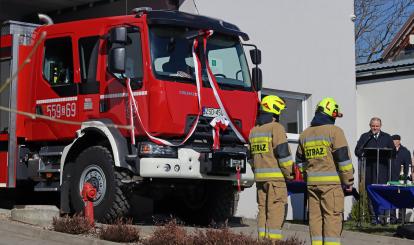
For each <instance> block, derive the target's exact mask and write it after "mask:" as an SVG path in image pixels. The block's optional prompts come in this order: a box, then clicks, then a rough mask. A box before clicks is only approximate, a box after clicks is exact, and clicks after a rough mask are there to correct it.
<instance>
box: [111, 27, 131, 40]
mask: <svg viewBox="0 0 414 245" xmlns="http://www.w3.org/2000/svg"><path fill="white" fill-rule="evenodd" d="M127 40H128V39H127V28H126V27H122V26H121V27H116V28H113V29H111V30H110V31H109V42H111V43H120V44H126V43H127Z"/></svg>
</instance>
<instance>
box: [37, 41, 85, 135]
mask: <svg viewBox="0 0 414 245" xmlns="http://www.w3.org/2000/svg"><path fill="white" fill-rule="evenodd" d="M73 50H74V48H73V38H72V35H70V34H61V35H56V36H48V37H47V39H46V40H45V41H44V45H43V50H40V52H39V53H40V54H39V56H41V57H39V59H38V62H41V64H40V65H38V66H37V69H38V71H37V76H36V78H37V79H36V80H35V89H36V93H35V106H36V108H35V110H36V113H37V114H41V115H45V116H48V117H50V118H52V119H57V120H67V121H77V120H78V104H77V103H78V87H77V83H76V82H75V81H79V73H78V72H75V71H76V70H75V66H74V52H73ZM77 128H79V126H77V125H70V124H63V123H59V122H58V121H51V120H44V119H37V120H35V121H34V122H33V129H32V130H33V131H32V132H33V133H32V136H33V140H58V139H59V140H64V139H70V138H73V132H74V130H76V129H77Z"/></svg>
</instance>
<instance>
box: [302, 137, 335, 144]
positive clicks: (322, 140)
mask: <svg viewBox="0 0 414 245" xmlns="http://www.w3.org/2000/svg"><path fill="white" fill-rule="evenodd" d="M311 141H313V142H315V141H320V142H328V143H329V144H328V145H330V144H331V142H332V140H331V138H329V137H325V136H315V137H308V138H304V139H303V143H304V144H306V143H309V142H311Z"/></svg>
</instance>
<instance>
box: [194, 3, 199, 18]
mask: <svg viewBox="0 0 414 245" xmlns="http://www.w3.org/2000/svg"><path fill="white" fill-rule="evenodd" d="M193 3H194V7H195V9H196V10H197V14H198V15H200V12H199V11H198V8H197V4H196V2H195V0H193Z"/></svg>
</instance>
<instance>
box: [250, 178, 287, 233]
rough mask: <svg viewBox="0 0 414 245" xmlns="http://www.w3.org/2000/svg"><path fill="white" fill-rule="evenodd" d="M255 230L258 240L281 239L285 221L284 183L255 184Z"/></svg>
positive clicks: (285, 190)
mask: <svg viewBox="0 0 414 245" xmlns="http://www.w3.org/2000/svg"><path fill="white" fill-rule="evenodd" d="M256 187H257V204H258V208H259V214H258V217H257V230H258V235H259V238H269V239H272V240H277V239H282V238H283V236H282V226H283V221H284V220H285V210H286V203H287V189H286V185H285V183H284V182H283V183H280V182H275V181H266V182H256Z"/></svg>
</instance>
